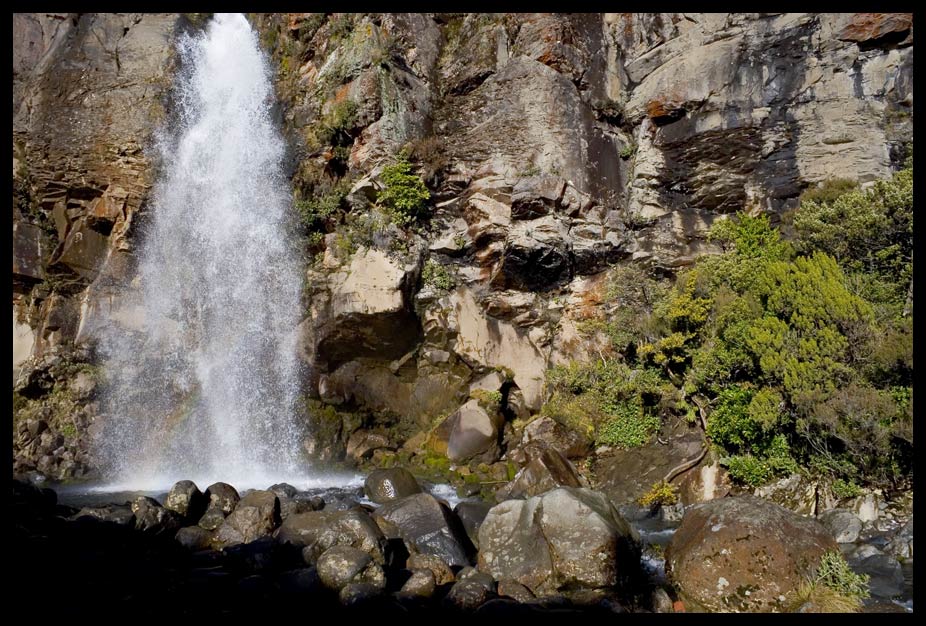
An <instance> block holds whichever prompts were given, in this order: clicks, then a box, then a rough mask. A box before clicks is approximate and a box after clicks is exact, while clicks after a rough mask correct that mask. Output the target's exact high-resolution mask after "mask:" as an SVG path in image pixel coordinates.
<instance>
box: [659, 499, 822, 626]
mask: <svg viewBox="0 0 926 626" xmlns="http://www.w3.org/2000/svg"><path fill="white" fill-rule="evenodd" d="M836 549H837V547H836V542H835V541H834V540H833V538H832V537H831V536H830V534H829V532H827V530H826V528H825V527H824V526H823V525H822V524H820V522H818V521H816V520H814V519H812V518H806V517H801V516H799V515H796V514H794V513H792V512H791V511H788V510H787V509H785V508H783V507H781V506H779V505H777V504H775V503H773V502H769V501H767V500H762V499H760V498H756V497H754V496H740V497H735V498H722V499H720V500H713V501H711V502H706V503H704V504H697V505H694V506H692V507H690V508H689V509H688V510H687V511H686V513H685V517H684V519H683V520H682V523H681V525H680V526H679V528H678V530H677V531H676V532H675V535H674V536H673V538H672V541H671V543H670V544H669V547H668V549H667V550H666V574H667V576H668V578H669V580H670V582H672V583H673V584H675V585H676V587H677V588H678V590H679V594H680V596H681V599H682V600H683V601H684V602H685V604H686V605H687V606H691V607H696V608H700V609H703V610H706V611H715V612H731V611H732V612H778V611H781V610H784V609H785V608H786V607H787V601H788V600H789V596H790V595H791V594H792V593H793V592H795V591H796V590H797V589H798V588H799V587H800V585H801V584H802V583H804V582H805V581H806V580H807V579H808V578H809V577H810V576H811V575H812V573H813V572H814V571H815V569H816V567H817V565H818V564H819V562H820V558H821V557H822V555H823V553H824V552H826V551H828V550H836ZM747 592H748V593H747Z"/></svg>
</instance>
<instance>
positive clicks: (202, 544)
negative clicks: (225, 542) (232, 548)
mask: <svg viewBox="0 0 926 626" xmlns="http://www.w3.org/2000/svg"><path fill="white" fill-rule="evenodd" d="M174 539H175V540H176V542H177V543H179V544H180V545H181V546H183V547H184V548H186V549H187V550H189V551H190V552H199V551H200V550H208V549H209V547H210V546H211V545H212V533H211V532H209V531H208V530H206V529H205V528H201V527H199V526H185V527H184V528H181V529H180V530H178V531H177V534H176V535H174Z"/></svg>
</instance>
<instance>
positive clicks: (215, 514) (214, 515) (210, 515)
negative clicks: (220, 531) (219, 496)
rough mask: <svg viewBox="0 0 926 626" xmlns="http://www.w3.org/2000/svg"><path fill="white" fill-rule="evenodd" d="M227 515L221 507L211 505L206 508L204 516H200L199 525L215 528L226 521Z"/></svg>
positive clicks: (205, 528) (206, 528)
mask: <svg viewBox="0 0 926 626" xmlns="http://www.w3.org/2000/svg"><path fill="white" fill-rule="evenodd" d="M226 517H228V515H227V514H226V513H224V512H223V511H222V509H221V508H220V507H217V506H213V507H209V508H208V509H206V512H205V513H203V516H202V517H201V518H199V522H197V525H198V526H199V527H200V528H202V529H204V530H215V529H216V528H218V527H219V526H221V525H222V524H224V523H225V518H226Z"/></svg>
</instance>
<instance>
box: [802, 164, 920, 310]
mask: <svg viewBox="0 0 926 626" xmlns="http://www.w3.org/2000/svg"><path fill="white" fill-rule="evenodd" d="M794 228H795V230H796V231H797V233H798V235H799V240H798V245H799V247H800V249H801V250H803V251H806V252H810V251H814V250H817V251H821V252H825V253H827V254H829V255H831V256H832V257H834V258H835V259H836V260H837V261H838V262H839V263H840V264H842V265H843V266H844V267H845V268H846V269H847V270H849V271H862V272H866V273H870V274H875V275H877V276H880V277H881V278H882V279H884V280H886V281H887V282H888V283H889V284H892V285H894V294H893V296H894V298H896V299H898V300H901V301H902V300H903V299H904V298H905V296H906V293H907V288H908V285H909V284H910V282H911V279H912V273H913V168H912V164H911V167H907V168H905V169H903V170H901V171H900V172H898V173H896V174H894V176H893V177H892V178H891V179H890V180H881V181H877V182H876V183H875V184H874V185H873V186H872V187H871V188H870V189H866V190H854V191H850V192H848V193H844V194H842V195H839V196H838V197H835V198H833V199H829V200H822V201H821V200H813V199H811V200H807V201H802V202H801V206H800V208H799V209H798V210H797V212H796V213H795V215H794Z"/></svg>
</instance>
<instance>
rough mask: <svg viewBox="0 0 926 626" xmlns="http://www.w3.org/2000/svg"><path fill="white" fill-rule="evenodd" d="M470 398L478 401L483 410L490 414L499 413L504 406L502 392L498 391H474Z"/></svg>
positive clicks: (471, 392) (470, 393)
mask: <svg viewBox="0 0 926 626" xmlns="http://www.w3.org/2000/svg"><path fill="white" fill-rule="evenodd" d="M469 397H470V398H473V399H474V400H476V401H477V402H478V403H479V404H480V405H481V406H482V408H484V409H485V410H486V411H488V412H490V413H493V412H496V411H498V410H499V409H500V408H501V405H502V392H501V391H498V390H495V391H489V390H488V389H473V390H472V391H470V392H469Z"/></svg>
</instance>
